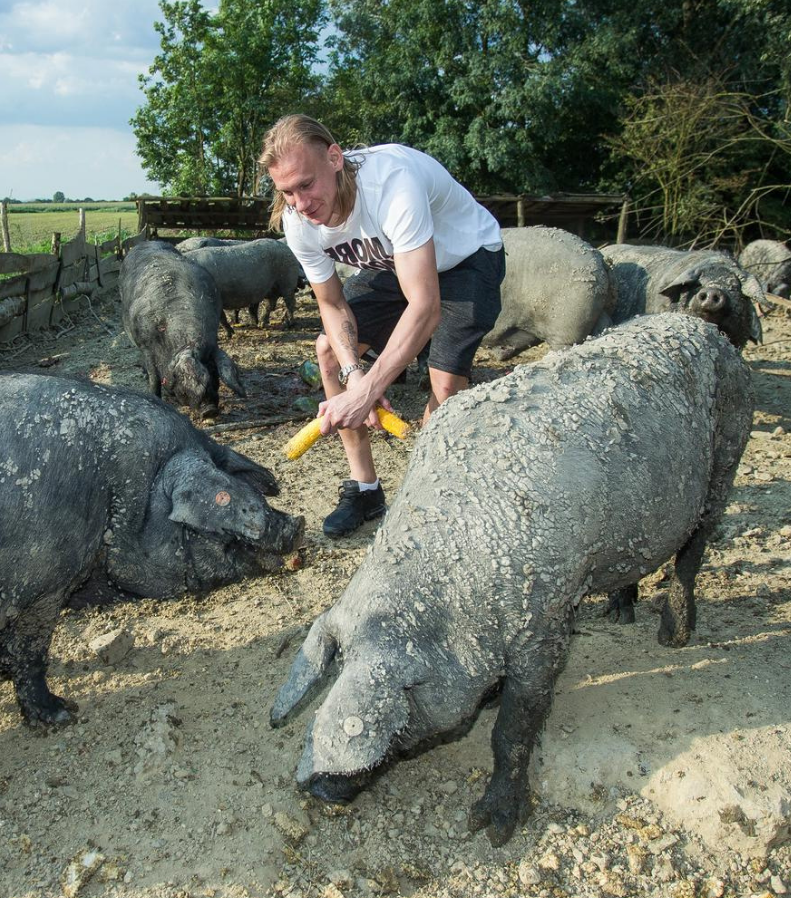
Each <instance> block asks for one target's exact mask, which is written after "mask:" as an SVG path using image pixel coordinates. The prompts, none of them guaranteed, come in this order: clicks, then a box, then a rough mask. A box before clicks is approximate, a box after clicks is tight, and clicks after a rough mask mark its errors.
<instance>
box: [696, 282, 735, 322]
mask: <svg viewBox="0 0 791 898" xmlns="http://www.w3.org/2000/svg"><path fill="white" fill-rule="evenodd" d="M691 307H692V311H693V312H697V313H698V314H699V315H701V317H704V318H716V317H717V316H719V315H722V313H723V312H725V311H726V309H727V308H728V297H727V296H726V295H725V293H724V291H723V290H720V289H719V288H718V287H704V288H703V289H701V290H698V292H697V293H696V294H695V295H694V296H693V297H692V303H691Z"/></svg>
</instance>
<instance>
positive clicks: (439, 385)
mask: <svg viewBox="0 0 791 898" xmlns="http://www.w3.org/2000/svg"><path fill="white" fill-rule="evenodd" d="M429 377H430V379H431V392H432V393H433V394H434V396H435V398H436V401H437V404H438V405H441V404H442V403H443V402H444V401H445V400H446V399H449V398H450V397H451V396H455V395H456V393H460V392H461V391H462V390H466V389H467V387H468V386H469V383H470V381H469V378H467V377H462V376H461V375H460V374H449V373H448V372H447V371H439V370H438V369H436V368H429Z"/></svg>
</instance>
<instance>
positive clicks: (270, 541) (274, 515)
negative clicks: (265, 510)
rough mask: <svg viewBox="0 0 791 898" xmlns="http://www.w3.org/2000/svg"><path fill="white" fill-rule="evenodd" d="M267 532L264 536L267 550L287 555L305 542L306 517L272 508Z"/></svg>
mask: <svg viewBox="0 0 791 898" xmlns="http://www.w3.org/2000/svg"><path fill="white" fill-rule="evenodd" d="M270 515H271V518H270V519H269V520H268V526H267V528H266V533H265V534H264V536H263V538H262V542H263V544H264V545H265V546H266V550H265V551H266V552H267V553H272V552H275V553H276V554H278V555H286V554H287V553H289V552H294V551H295V550H296V549H298V548H299V547H300V546H302V545H303V544H304V542H305V518H303V517H302V516H301V515H300V516H299V517H292V516H291V515H288V514H284V513H283V512H280V511H277V512H276V511H274V510H273V509H270Z"/></svg>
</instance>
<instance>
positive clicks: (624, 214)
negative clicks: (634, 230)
mask: <svg viewBox="0 0 791 898" xmlns="http://www.w3.org/2000/svg"><path fill="white" fill-rule="evenodd" d="M628 220H629V197H628V196H625V197H624V198H623V205H622V206H621V214H620V216H619V217H618V236H617V237H616V238H615V242H616V243H624V242H625V241H626V226H627V222H628Z"/></svg>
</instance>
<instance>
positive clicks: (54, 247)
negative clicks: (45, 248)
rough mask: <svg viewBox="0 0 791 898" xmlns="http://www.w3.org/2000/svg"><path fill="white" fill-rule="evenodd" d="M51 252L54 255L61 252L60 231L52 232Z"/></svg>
mask: <svg viewBox="0 0 791 898" xmlns="http://www.w3.org/2000/svg"><path fill="white" fill-rule="evenodd" d="M50 252H51V253H52V255H53V256H57V255H58V254H59V253H60V231H54V232H53V234H52V244H51V248H50Z"/></svg>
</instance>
